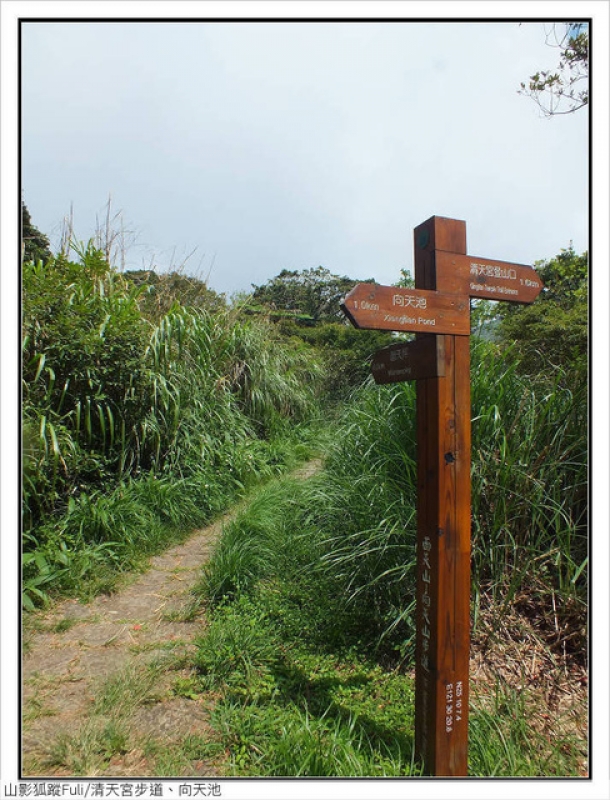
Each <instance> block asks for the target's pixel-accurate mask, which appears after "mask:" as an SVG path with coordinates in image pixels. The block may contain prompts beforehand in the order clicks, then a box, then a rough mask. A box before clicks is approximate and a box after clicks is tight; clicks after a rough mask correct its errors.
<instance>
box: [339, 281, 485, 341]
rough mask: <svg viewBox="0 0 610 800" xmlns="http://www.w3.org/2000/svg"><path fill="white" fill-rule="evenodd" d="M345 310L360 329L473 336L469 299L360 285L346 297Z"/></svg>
mask: <svg viewBox="0 0 610 800" xmlns="http://www.w3.org/2000/svg"><path fill="white" fill-rule="evenodd" d="M341 309H342V311H343V313H344V314H345V315H346V316H347V317H348V318H349V320H350V322H351V323H352V324H353V325H355V326H356V327H357V328H368V329H372V330H387V331H410V332H412V333H436V334H439V333H449V334H455V335H462V336H468V335H469V334H470V301H469V298H468V296H467V295H456V294H449V293H446V292H433V291H428V290H425V289H400V288H397V287H395V286H378V285H377V284H374V283H359V284H358V285H357V286H354V288H353V289H352V290H351V292H350V293H349V294H348V295H347V296H346V297H345V299H344V301H343V303H342V304H341Z"/></svg>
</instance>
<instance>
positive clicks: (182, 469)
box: [23, 245, 322, 605]
mask: <svg viewBox="0 0 610 800" xmlns="http://www.w3.org/2000/svg"><path fill="white" fill-rule="evenodd" d="M80 257H81V261H80V263H72V262H69V261H67V259H66V258H63V257H58V258H56V259H52V260H51V261H50V262H48V263H47V264H42V263H39V264H33V263H30V264H26V265H24V304H23V305H24V315H23V379H24V380H23V422H24V432H23V450H24V475H23V498H24V503H23V527H24V550H25V552H26V556H25V559H24V577H25V580H26V587H29V588H28V592H26V602H27V603H28V604H29V605H32V604H33V603H34V602H35V601H37V600H40V599H41V598H42V597H43V595H44V593H45V592H46V591H47V589H50V588H52V587H53V585H54V584H55V585H57V586H59V585H60V582H63V583H65V582H66V581H65V578H66V575H67V574H68V573H69V572H70V569H71V566H70V565H74V569H75V570H76V573H78V574H84V573H88V572H93V571H95V569H96V568H97V567H99V563H100V562H105V563H108V564H109V565H114V566H115V567H116V565H117V564H118V563H119V562H121V563H123V561H122V559H123V558H125V556H126V548H128V549H130V551H132V552H133V553H134V554H135V553H136V552H137V551H138V550H143V551H148V549H149V546H148V544H147V543H146V539H147V538H148V539H150V540H151V541H157V539H159V538H160V539H163V538H164V537H167V536H168V535H169V534H168V530H169V527H171V526H173V527H174V528H176V529H178V530H182V529H183V528H184V527H185V526H187V525H189V524H190V525H193V524H200V523H202V522H203V521H204V520H205V519H208V518H209V517H210V516H211V515H212V514H213V513H215V512H217V511H218V510H219V509H220V508H222V507H224V506H226V504H227V503H228V502H229V501H230V499H231V498H233V497H234V496H235V495H236V493H238V492H240V491H243V490H244V488H245V487H247V486H248V485H249V484H251V483H252V482H253V481H255V480H256V479H257V478H260V477H262V476H265V475H270V474H272V473H273V472H274V471H276V470H277V469H278V468H281V466H282V464H284V463H286V462H287V461H288V460H289V458H290V455H289V453H288V451H287V448H286V447H284V446H282V445H281V444H278V436H279V435H280V434H282V435H283V437H284V438H286V437H287V436H289V435H290V436H292V437H293V438H294V433H295V431H298V430H299V427H298V426H300V425H301V423H304V422H306V421H308V420H310V419H311V418H312V417H313V416H315V414H316V411H317V396H318V388H319V385H320V380H321V377H322V373H321V369H320V367H319V366H318V365H317V363H316V361H315V358H314V357H313V356H312V354H311V351H310V349H309V348H307V347H306V346H301V347H300V348H299V349H296V348H295V347H293V346H291V345H288V344H284V343H283V342H282V341H280V340H278V338H277V337H276V336H275V335H274V333H273V330H272V329H271V328H270V327H269V325H267V324H266V323H265V322H264V321H260V320H256V319H248V320H245V319H243V318H242V317H241V315H240V313H239V310H238V309H237V310H234V309H229V308H226V307H225V308H216V309H215V310H212V311H210V310H206V309H205V308H199V309H189V308H185V307H183V306H181V305H179V304H178V303H174V305H173V306H172V307H171V308H170V309H169V310H168V311H167V313H166V314H164V315H163V316H161V317H160V318H159V319H158V320H157V321H156V322H155V323H154V324H153V323H151V322H149V321H148V319H147V318H146V317H145V316H144V314H143V313H142V311H141V308H140V302H141V300H142V293H143V292H144V291H145V288H144V287H139V288H138V287H135V286H134V285H133V284H132V283H131V282H129V281H127V280H125V279H124V278H123V277H122V276H121V275H118V274H117V273H116V272H115V271H114V270H113V269H112V268H111V267H110V266H109V265H108V264H107V263H106V262H105V260H104V258H103V256H102V255H101V254H100V253H99V252H98V251H96V250H95V248H93V247H92V246H91V245H89V246H87V247H85V246H83V247H82V248H81V249H80ZM135 508H137V509H138V511H137V512H136V511H134V509H135ZM151 514H152V515H153V517H154V519H153V518H152V517H151ZM156 546H158V542H157V544H155V545H151V547H156ZM84 553H86V554H87V558H86V561H87V563H88V564H89V565H90V569H89V568H87V569H85V567H84V566H82V563H81V562H83V554H84ZM127 563H131V561H130V559H129V558H127ZM79 564H80V565H81V566H78V565H79ZM94 565H95V566H94ZM60 567H61V568H60ZM54 575H55V576H56V578H57V580H55V578H54V577H53V576H54ZM43 586H44V587H45V588H44V589H43V588H42V587H43Z"/></svg>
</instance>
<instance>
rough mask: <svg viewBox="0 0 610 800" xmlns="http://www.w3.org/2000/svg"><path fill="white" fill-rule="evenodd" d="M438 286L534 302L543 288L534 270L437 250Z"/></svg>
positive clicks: (445, 290) (492, 297)
mask: <svg viewBox="0 0 610 800" xmlns="http://www.w3.org/2000/svg"><path fill="white" fill-rule="evenodd" d="M436 286H437V288H438V289H439V290H440V291H443V292H455V293H458V294H466V295H469V296H470V297H481V298H485V299H486V300H508V301H509V302H512V303H532V302H533V301H534V300H535V299H536V298H537V297H538V295H539V294H540V292H541V290H542V289H543V288H544V287H543V283H542V281H541V280H540V276H539V275H538V273H537V272H536V270H535V269H533V267H528V266H527V265H525V264H510V263H508V262H507V261H496V260H495V259H493V258H479V257H478V256H467V255H461V254H460V253H447V252H444V251H442V250H437V251H436Z"/></svg>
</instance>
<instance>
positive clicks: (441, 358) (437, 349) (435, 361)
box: [371, 334, 445, 384]
mask: <svg viewBox="0 0 610 800" xmlns="http://www.w3.org/2000/svg"><path fill="white" fill-rule="evenodd" d="M371 373H372V375H373V378H374V379H375V383H378V384H383V383H399V382H400V381H413V380H417V379H418V378H438V377H442V376H443V375H444V374H445V337H444V336H434V335H432V336H426V335H423V334H422V335H421V337H420V338H419V339H415V341H412V342H397V343H396V344H391V345H390V346H389V347H384V348H383V349H382V350H378V351H377V352H376V353H375V355H374V356H373V360H372V362H371Z"/></svg>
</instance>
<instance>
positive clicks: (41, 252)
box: [21, 202, 52, 262]
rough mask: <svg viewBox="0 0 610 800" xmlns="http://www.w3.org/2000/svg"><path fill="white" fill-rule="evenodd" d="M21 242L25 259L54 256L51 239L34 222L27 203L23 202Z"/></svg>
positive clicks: (42, 259) (47, 258) (35, 259)
mask: <svg viewBox="0 0 610 800" xmlns="http://www.w3.org/2000/svg"><path fill="white" fill-rule="evenodd" d="M21 242H22V254H23V261H24V262H28V261H34V262H37V261H48V260H49V259H50V258H51V257H52V253H51V247H50V244H49V240H48V239H47V237H46V236H45V235H44V233H41V232H40V231H39V230H38V228H37V227H36V226H35V225H34V224H33V223H32V217H31V216H30V212H29V211H28V208H27V206H26V204H25V203H23V202H22V203H21Z"/></svg>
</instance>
